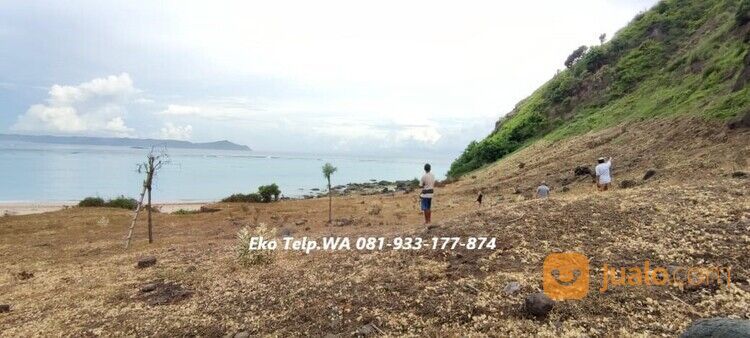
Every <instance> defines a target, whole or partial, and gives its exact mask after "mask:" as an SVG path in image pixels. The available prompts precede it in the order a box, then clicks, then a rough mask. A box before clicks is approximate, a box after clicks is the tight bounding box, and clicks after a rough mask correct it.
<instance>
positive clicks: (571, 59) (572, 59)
mask: <svg viewBox="0 0 750 338" xmlns="http://www.w3.org/2000/svg"><path fill="white" fill-rule="evenodd" d="M587 49H588V47H586V46H581V47H578V49H576V50H574V51H573V53H571V54H570V56H568V58H567V59H566V60H565V67H568V69H571V68H573V65H574V64H575V63H576V61H578V60H579V59H580V58H581V57H582V56H583V54H585V53H586V50H587Z"/></svg>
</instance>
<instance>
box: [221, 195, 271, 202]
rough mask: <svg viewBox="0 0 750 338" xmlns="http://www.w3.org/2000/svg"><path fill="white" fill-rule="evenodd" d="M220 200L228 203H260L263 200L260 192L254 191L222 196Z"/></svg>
mask: <svg viewBox="0 0 750 338" xmlns="http://www.w3.org/2000/svg"><path fill="white" fill-rule="evenodd" d="M221 201H222V202H229V203H237V202H242V203H261V202H263V198H262V197H261V196H260V194H256V193H249V194H234V195H232V196H229V197H227V198H224V199H222V200H221Z"/></svg>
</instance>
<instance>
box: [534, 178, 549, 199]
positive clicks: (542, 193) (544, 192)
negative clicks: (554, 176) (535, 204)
mask: <svg viewBox="0 0 750 338" xmlns="http://www.w3.org/2000/svg"><path fill="white" fill-rule="evenodd" d="M549 190H550V189H549V187H548V186H547V182H542V184H541V185H540V186H539V187H538V188H536V196H537V197H538V198H547V197H549Z"/></svg>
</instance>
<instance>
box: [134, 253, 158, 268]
mask: <svg viewBox="0 0 750 338" xmlns="http://www.w3.org/2000/svg"><path fill="white" fill-rule="evenodd" d="M155 264H156V257H154V256H146V257H141V258H140V259H138V265H137V267H138V268H139V269H143V268H147V267H149V266H153V265H155Z"/></svg>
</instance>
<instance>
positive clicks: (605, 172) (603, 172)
mask: <svg viewBox="0 0 750 338" xmlns="http://www.w3.org/2000/svg"><path fill="white" fill-rule="evenodd" d="M611 167H612V161H611V160H610V161H607V162H604V163H599V164H597V165H596V169H595V170H596V176H599V184H606V183H610V182H612V174H611V173H610V171H611V169H610V168H611Z"/></svg>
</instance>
